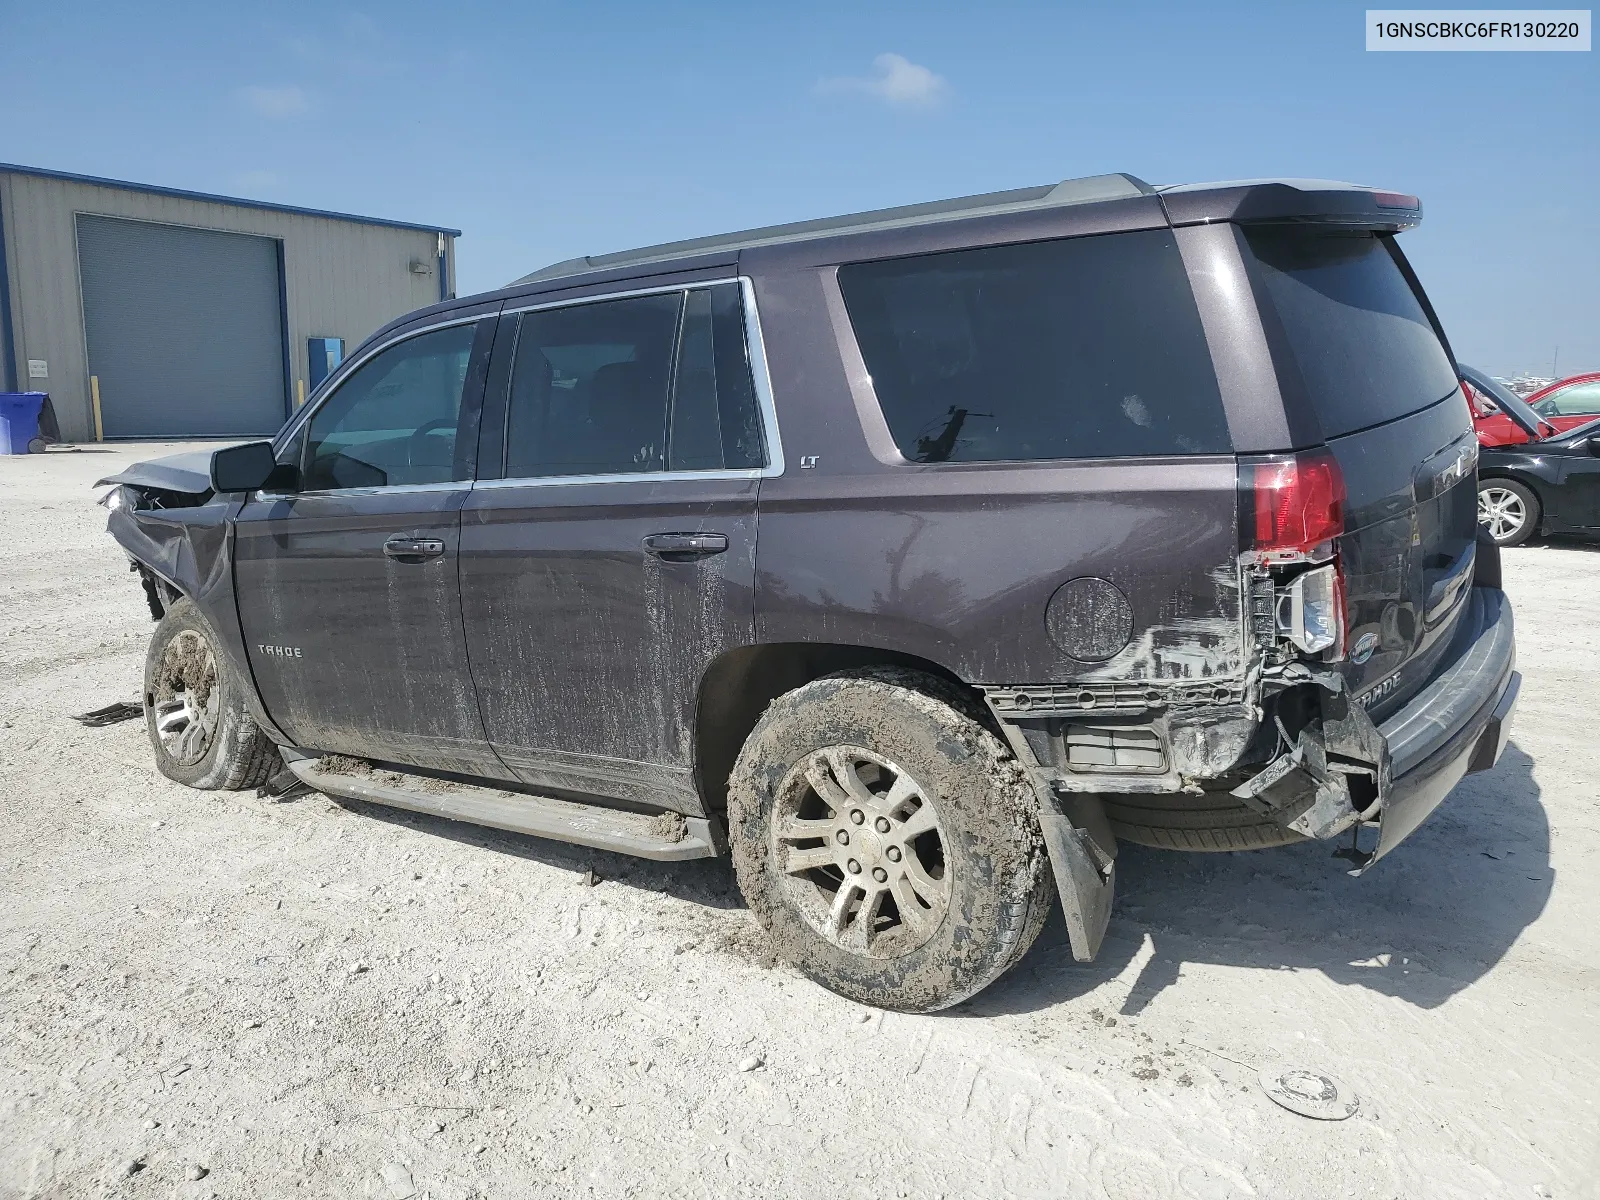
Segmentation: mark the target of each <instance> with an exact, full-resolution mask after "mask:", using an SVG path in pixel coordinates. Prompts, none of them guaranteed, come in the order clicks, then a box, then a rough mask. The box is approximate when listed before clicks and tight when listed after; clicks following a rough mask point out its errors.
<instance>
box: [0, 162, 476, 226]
mask: <svg viewBox="0 0 1600 1200" xmlns="http://www.w3.org/2000/svg"><path fill="white" fill-rule="evenodd" d="M7 173H9V174H12V175H33V176H36V177H37V178H40V179H62V180H65V181H66V182H68V183H87V184H91V185H93V186H94V187H106V188H117V189H119V190H121V191H125V192H144V193H147V194H148V195H152V196H172V197H175V198H176V199H179V200H201V201H204V202H205V203H207V204H231V205H233V206H234V207H235V208H256V209H262V210H264V211H266V212H281V213H293V214H294V215H296V216H300V217H325V218H327V219H328V220H330V221H352V222H354V223H356V224H358V225H382V226H384V227H386V228H389V229H415V230H418V231H420V232H422V233H442V234H444V235H446V236H447V237H460V236H461V230H459V229H447V228H446V227H445V226H443V225H419V224H417V223H415V222H412V221H389V220H385V219H384V218H383V217H361V216H357V215H356V214H355V213H342V212H330V211H328V210H326V209H321V208H301V207H300V206H299V205H295V204H272V203H269V202H268V201H266V200H246V199H244V198H243V197H240V196H217V195H213V194H212V193H210V192H191V191H187V190H185V189H184V188H170V187H159V186H157V185H156V184H153V183H130V182H128V181H127V180H125V179H104V178H102V177H101V176H98V175H75V174H73V173H72V172H70V171H51V170H48V169H47V168H45V167H23V166H18V165H17V164H16V163H0V174H7Z"/></svg>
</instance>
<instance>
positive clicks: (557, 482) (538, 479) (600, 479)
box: [472, 467, 771, 492]
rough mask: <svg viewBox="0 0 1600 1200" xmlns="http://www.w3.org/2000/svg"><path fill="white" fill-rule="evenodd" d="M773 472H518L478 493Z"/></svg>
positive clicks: (483, 484) (481, 485)
mask: <svg viewBox="0 0 1600 1200" xmlns="http://www.w3.org/2000/svg"><path fill="white" fill-rule="evenodd" d="M769 474H771V472H770V471H769V470H768V469H767V468H766V467H747V468H743V469H741V470H722V471H617V472H614V473H613V474H610V475H519V476H516V477H514V478H511V479H480V480H479V481H478V482H477V483H475V484H473V485H472V490H473V491H475V492H481V491H492V490H494V489H496V488H512V487H517V488H524V487H563V486H575V485H578V484H585V483H673V482H676V481H678V480H695V479H701V480H706V479H712V480H715V479H762V478H765V477H766V476H767V475H769Z"/></svg>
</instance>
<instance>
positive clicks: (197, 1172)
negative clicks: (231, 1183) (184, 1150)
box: [183, 1163, 211, 1183]
mask: <svg viewBox="0 0 1600 1200" xmlns="http://www.w3.org/2000/svg"><path fill="white" fill-rule="evenodd" d="M209 1174H211V1169H210V1168H209V1167H202V1166H201V1165H200V1164H199V1163H190V1164H189V1167H188V1169H187V1170H185V1171H184V1173H183V1177H184V1178H185V1179H187V1180H189V1181H190V1182H191V1183H194V1182H197V1181H198V1180H201V1179H204V1178H205V1177H206V1176H207V1175H209Z"/></svg>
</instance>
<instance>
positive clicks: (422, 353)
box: [105, 175, 1518, 1011]
mask: <svg viewBox="0 0 1600 1200" xmlns="http://www.w3.org/2000/svg"><path fill="white" fill-rule="evenodd" d="M1420 217H1421V208H1420V205H1419V204H1418V202H1417V201H1416V200H1415V199H1414V198H1412V197H1409V196H1402V195H1398V194H1395V193H1388V192H1380V191H1374V190H1371V189H1367V188H1357V187H1352V186H1348V185H1343V184H1334V183H1323V182H1314V181H1294V182H1272V181H1267V182H1247V183H1231V184H1214V185H1203V186H1186V187H1172V188H1161V189H1156V188H1152V187H1150V186H1149V185H1147V184H1144V183H1142V182H1141V181H1139V180H1137V179H1134V178H1132V177H1131V176H1125V175H1114V176H1103V177H1097V178H1093V179H1085V180H1072V181H1068V182H1066V183H1062V184H1057V185H1054V186H1045V187H1038V188H1027V189H1022V190H1019V191H1014V192H1001V193H994V194H990V195H985V196H977V197H972V198H968V199H964V200H955V201H947V202H942V203H936V204H924V205H914V206H910V207H908V208H901V209H891V210H887V211H883V212H876V213H867V214H862V215H858V216H853V217H844V218H837V219H832V220H823V221H811V222H804V223H801V224H798V225H789V226H781V227H777V228H771V229H759V230H753V231H749V232H746V233H741V234H735V235H730V236H727V237H713V238H704V239H700V240H697V241H690V242H682V243H677V244H673V245H668V246H658V247H653V248H650V249H646V250H640V251H634V252H629V253H624V254H613V255H607V256H602V257H599V258H585V259H578V260H574V261H571V262H565V263H560V264H557V265H556V266H553V267H549V268H546V269H545V270H542V271H539V272H536V273H534V274H532V275H529V276H527V277H525V278H524V279H521V280H518V281H517V282H516V283H514V284H512V285H511V286H509V287H507V288H504V289H502V290H501V291H498V292H494V293H490V294H487V295H481V296H473V297H468V298H466V299H463V300H459V301H453V302H450V303H447V304H442V305H439V306H436V307H433V308H429V309H424V310H422V311H420V312H418V313H414V314H412V315H410V316H408V317H405V318H403V319H401V320H399V321H397V322H394V323H392V324H391V325H389V326H387V327H385V328H384V329H382V330H380V331H379V332H378V333H377V334H375V335H374V336H373V337H372V338H371V339H369V340H368V342H367V343H366V344H365V345H364V346H363V347H362V348H361V349H360V350H359V351H358V352H357V353H355V354H354V355H352V356H351V357H350V359H349V360H348V361H347V362H346V363H345V364H344V365H343V366H342V367H341V368H340V369H339V371H337V372H336V373H335V374H334V375H333V376H331V377H330V378H329V379H328V380H327V381H326V382H325V383H324V384H323V385H322V386H321V387H320V388H319V390H318V392H317V394H315V395H314V396H313V397H312V398H311V400H310V402H309V403H307V404H306V406H305V407H304V409H303V410H301V411H299V412H296V413H295V414H294V415H293V416H292V417H291V419H290V420H289V422H288V424H287V425H286V426H285V427H284V429H283V431H282V432H281V433H280V434H279V435H278V436H277V437H276V438H275V439H274V440H273V441H272V442H271V443H267V442H257V443H249V444H246V445H242V446H235V447H230V448H228V449H224V450H220V451H217V452H216V453H215V454H214V455H210V456H197V457H189V458H183V457H179V458H176V459H167V460H158V461H156V462H152V463H146V464H141V465H139V466H136V467H134V468H132V469H130V470H129V471H127V472H124V473H123V474H121V475H119V476H116V477H114V478H113V479H111V480H108V481H105V482H110V483H114V484H117V485H118V486H117V488H116V489H115V490H114V491H113V492H112V493H110V495H109V497H108V500H109V503H110V506H111V507H112V509H113V512H112V516H111V519H110V528H111V531H112V533H113V534H114V535H115V536H116V538H117V539H118V541H119V542H120V543H121V544H122V545H123V546H124V547H125V548H126V549H127V551H128V552H129V553H130V555H131V556H132V557H133V559H134V561H135V564H136V566H137V567H138V569H139V571H140V573H141V576H142V578H143V580H144V583H145V587H146V592H147V595H148V597H149V600H150V603H151V607H152V611H153V612H154V614H155V615H156V616H157V617H158V618H159V619H160V624H159V625H158V627H157V629H156V633H155V637H154V639H153V641H152V644H151V648H150V652H149V656H148V662H147V669H146V682H145V707H146V718H147V724H148V728H149V732H150V737H151V742H152V744H153V746H154V748H155V754H156V758H157V761H158V763H159V765H160V767H161V769H162V770H163V771H164V772H165V773H166V774H167V775H169V776H170V777H172V778H174V779H178V780H181V781H183V782H186V783H189V784H191V785H193V786H196V787H212V788H215V787H240V786H247V785H252V784H255V783H258V782H260V781H262V780H263V779H265V778H266V777H267V776H268V775H269V774H272V773H273V772H275V771H279V770H281V769H282V764H283V763H287V764H288V767H289V769H290V770H292V771H293V772H294V775H295V776H298V778H299V779H300V780H302V781H304V782H306V783H308V784H310V785H311V786H313V787H316V788H318V789H320V790H322V791H325V792H329V793H332V794H335V795H341V796H348V797H354V798H357V799H362V800H368V801H374V802H377V803H380V804H388V805H394V806H398V807H402V808H409V809H413V810H419V811H424V812H430V813H434V814H437V815H441V816H445V817H450V818H454V819H458V820H464V821H474V822H479V823H481V824H485V825H491V826H498V827H501V828H505V829H512V830H518V831H521V832H525V833H532V834H537V835H540V836H544V837H550V838H556V839H561V840H565V841H569V842H576V843H580V844H583V845H588V846H598V847H605V848H608V849H612V850H620V851H623V852H627V853H633V854H639V855H644V856H646V857H650V858H656V859H668V860H670V859H681V858H691V857H696V856H705V855H715V854H723V853H728V854H731V856H732V859H733V862H734V866H735V869H736V872H737V875H738V879H739V883H740V887H741V889H742V891H743V892H744V894H745V897H746V899H747V900H748V902H749V904H750V907H751V909H752V910H753V911H754V913H755V914H756V916H757V917H758V918H759V920H760V921H761V922H762V923H763V924H764V925H765V926H766V928H767V929H768V931H769V932H770V934H771V935H772V938H773V939H774V943H775V946H776V948H777V949H778V951H779V952H780V953H782V954H783V955H785V956H787V957H788V958H790V959H792V960H793V961H794V962H795V963H797V964H798V965H799V966H800V967H801V968H802V969H803V970H805V971H806V972H807V973H809V974H810V975H811V976H812V977H813V978H815V979H817V980H818V981H819V982H821V983H823V984H824V985H826V986H828V987H830V988H833V989H835V990H837V991H840V992H842V993H844V994H846V995H849V996H853V997H856V998H858V999H860V1000H863V1001H867V1002H870V1003H874V1004H879V1005H883V1006H885V1007H890V1008H897V1009H904V1010H913V1011H927V1010H933V1009H938V1008H942V1007H945V1006H948V1005H950V1004H953V1003H955V1002H957V1001H959V1000H961V999H963V998H965V997H967V996H970V995H972V994H974V993H975V992H977V991H978V990H980V989H981V988H983V987H984V986H985V985H987V984H988V983H989V982H991V981H992V980H993V979H995V978H996V977H998V976H999V975H1000V974H1001V973H1002V972H1004V971H1005V970H1006V969H1007V968H1008V967H1009V966H1010V965H1011V964H1013V963H1014V962H1016V961H1017V959H1018V958H1020V957H1021V955H1022V954H1023V953H1024V952H1025V951H1026V950H1027V949H1028V947H1029V945H1030V944H1031V943H1032V941H1033V940H1034V938H1035V937H1036V936H1037V935H1038V932H1039V929H1040V927H1041V925H1042V924H1043V922H1044V919H1045V916H1046V914H1047V912H1048V910H1049V908H1050V902H1051V894H1052V891H1055V892H1058V893H1059V895H1060V897H1061V900H1062V905H1063V910H1064V912H1065V914H1066V924H1067V931H1068V937H1069V941H1070V945H1071V950H1072V953H1073V955H1074V957H1075V958H1077V959H1080V960H1088V959H1090V958H1092V957H1093V956H1094V954H1095V952H1096V950H1097V948H1098V946H1099V944H1100V941H1101V938H1102V936H1103V934H1104V931H1105V927H1106V921H1107V918H1108V914H1109V912H1110V906H1111V896H1112V888H1113V886H1114V880H1115V872H1116V865H1115V864H1116V856H1117V845H1118V842H1119V840H1120V841H1131V842H1135V843H1140V844H1144V845H1149V846H1156V847H1167V848H1173V849H1183V850H1238V849H1251V848H1262V847H1269V846H1277V845H1283V844H1287V843H1291V842H1296V841H1300V840H1303V839H1308V838H1317V839H1332V838H1338V837H1341V836H1346V835H1347V836H1349V838H1350V840H1351V844H1350V848H1349V849H1348V850H1347V851H1346V852H1345V854H1346V855H1347V856H1348V857H1349V859H1350V860H1351V864H1352V872H1353V873H1360V872H1361V871H1364V870H1365V869H1366V868H1368V867H1369V866H1371V864H1372V863H1373V862H1374V861H1376V860H1377V859H1378V858H1380V857H1382V856H1383V855H1385V854H1387V853H1388V852H1389V851H1390V850H1392V849H1393V847H1394V846H1395V844H1396V843H1398V842H1399V841H1400V840H1401V839H1402V838H1404V837H1405V836H1406V835H1407V834H1408V833H1410V832H1411V831H1412V830H1413V829H1414V828H1415V827H1416V826H1417V825H1418V824H1419V823H1420V822H1421V821H1422V820H1423V819H1424V818H1425V817H1426V816H1427V815H1428V813H1429V812H1430V811H1432V809H1433V808H1434V807H1435V806H1436V805H1437V804H1439V802H1440V801H1441V800H1442V799H1443V798H1444V797H1445V795H1446V793H1448V792H1449V791H1450V790H1451V789H1452V788H1453V787H1454V786H1455V784H1456V783H1457V782H1458V781H1459V780H1460V779H1461V778H1462V776H1463V775H1464V774H1465V773H1466V772H1468V771H1469V770H1481V769H1484V768H1486V767H1488V766H1490V765H1492V764H1493V763H1494V761H1495V759H1496V758H1497V757H1498V756H1499V753H1500V750H1501V748H1502V747H1503V745H1504V741H1505V737H1506V734H1507V731H1508V728H1509V720H1510V715H1511V710H1512V708H1513V706H1514V704H1515V700H1516V695H1517V686H1518V677H1517V675H1516V673H1515V671H1514V669H1513V668H1514V644H1513V635H1512V620H1511V610H1510V606H1509V604H1508V603H1507V602H1506V599H1505V596H1504V593H1503V592H1502V591H1501V590H1500V587H1499V560H1498V558H1497V556H1496V554H1495V551H1494V547H1493V545H1492V543H1487V544H1485V543H1481V542H1480V541H1479V540H1478V536H1477V534H1476V518H1475V469H1476V461H1477V459H1476V455H1477V443H1476V441H1475V440H1474V437H1473V432H1472V423H1471V418H1470V414H1469V411H1468V408H1467V403H1466V400H1465V399H1464V397H1463V395H1462V393H1461V390H1460V388H1459V386H1458V384H1457V378H1458V377H1457V372H1456V369H1455V364H1454V362H1453V358H1452V355H1451V353H1450V350H1449V347H1448V343H1447V342H1446V340H1445V338H1444V335H1443V333H1442V331H1441V330H1440V328H1439V326H1438V322H1437V320H1436V319H1435V317H1434V314H1433V311H1432V309H1431V308H1430V306H1429V304H1428V301H1427V299H1426V297H1425V295H1424V294H1423V292H1422V290H1421V288H1420V287H1419V285H1418V284H1417V281H1416V279H1415V277H1414V275H1413V273H1412V271H1411V269H1410V267H1409V266H1408V265H1407V262H1406V259H1405V257H1404V255H1403V254H1402V253H1401V252H1400V250H1399V248H1398V246H1397V245H1396V242H1395V235H1396V234H1397V233H1398V232H1399V231H1401V230H1404V229H1406V228H1408V227H1410V226H1412V225H1414V224H1415V223H1416V222H1417V221H1418V220H1419V219H1420ZM1363 830H1368V831H1369V836H1368V837H1367V839H1366V841H1365V843H1363V840H1362V837H1361V834H1362V831H1363Z"/></svg>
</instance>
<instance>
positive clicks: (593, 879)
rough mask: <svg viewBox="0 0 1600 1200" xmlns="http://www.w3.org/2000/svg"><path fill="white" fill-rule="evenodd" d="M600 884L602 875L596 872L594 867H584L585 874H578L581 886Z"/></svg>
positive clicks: (596, 885)
mask: <svg viewBox="0 0 1600 1200" xmlns="http://www.w3.org/2000/svg"><path fill="white" fill-rule="evenodd" d="M599 884H600V876H598V875H596V874H595V873H594V868H593V867H585V868H584V869H583V874H581V875H579V876H578V886H579V887H598V886H599Z"/></svg>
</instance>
